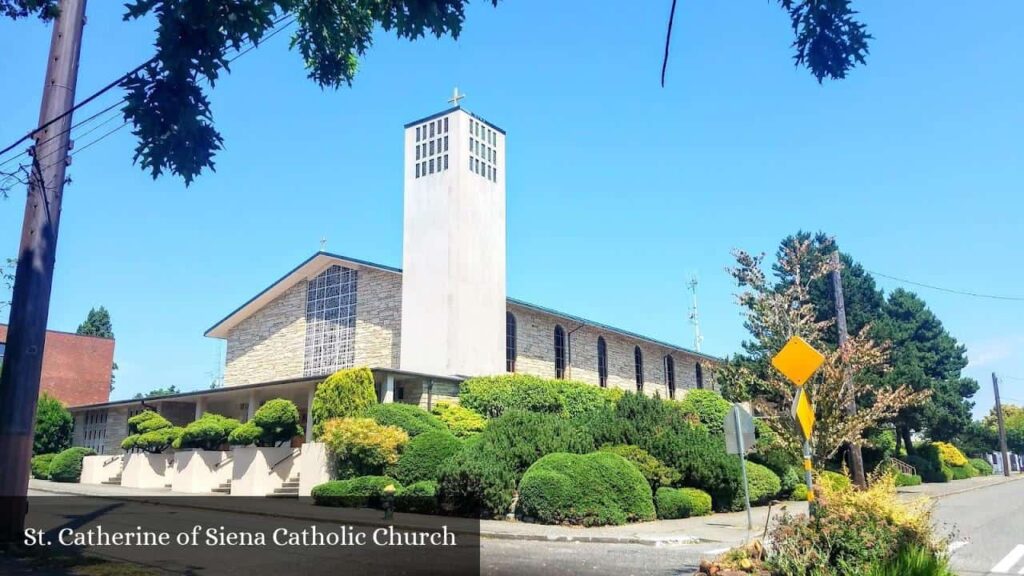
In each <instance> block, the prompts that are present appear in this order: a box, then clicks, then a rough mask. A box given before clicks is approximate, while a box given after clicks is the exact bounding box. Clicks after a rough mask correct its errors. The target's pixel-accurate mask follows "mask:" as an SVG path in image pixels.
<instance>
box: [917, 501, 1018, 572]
mask: <svg viewBox="0 0 1024 576" xmlns="http://www.w3.org/2000/svg"><path fill="white" fill-rule="evenodd" d="M934 517H935V521H936V523H937V525H938V528H939V530H940V531H941V532H943V533H944V534H947V535H948V536H949V538H950V545H951V549H952V550H953V553H952V565H953V569H954V570H955V571H956V573H957V574H962V575H964V576H973V575H977V574H986V575H988V574H1024V481H1016V482H1010V483H1007V484H999V485H996V486H990V487H987V488H984V489H981V490H972V491H970V492H964V493H962V494H954V495H951V496H946V497H945V498H942V499H940V500H939V501H938V504H937V505H936V507H935V516H934Z"/></svg>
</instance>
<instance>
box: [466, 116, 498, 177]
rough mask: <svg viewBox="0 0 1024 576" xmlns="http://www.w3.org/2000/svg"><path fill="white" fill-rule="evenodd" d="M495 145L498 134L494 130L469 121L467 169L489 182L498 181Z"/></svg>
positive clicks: (482, 124) (480, 123) (471, 120)
mask: <svg viewBox="0 0 1024 576" xmlns="http://www.w3.org/2000/svg"><path fill="white" fill-rule="evenodd" d="M497 145H498V134H497V132H495V131H494V129H492V128H490V127H488V126H487V125H486V124H484V123H482V122H477V121H476V120H473V119H472V118H471V119H470V120H469V169H470V171H472V172H474V173H475V174H478V175H480V176H483V177H484V178H487V179H488V180H490V181H491V182H497V181H498V151H497V149H496V147H497Z"/></svg>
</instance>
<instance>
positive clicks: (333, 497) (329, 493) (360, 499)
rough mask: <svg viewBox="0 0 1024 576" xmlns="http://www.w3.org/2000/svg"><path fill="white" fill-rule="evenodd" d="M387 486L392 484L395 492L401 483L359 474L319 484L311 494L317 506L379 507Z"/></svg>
mask: <svg viewBox="0 0 1024 576" xmlns="http://www.w3.org/2000/svg"><path fill="white" fill-rule="evenodd" d="M388 486H393V487H394V488H395V491H396V492H397V491H398V490H399V489H400V488H401V486H402V485H401V484H399V483H398V481H397V480H394V479H392V478H388V477H387V476H360V477H358V478H351V479H349V480H331V481H330V482H325V483H323V484H319V485H317V486H314V487H313V490H312V493H311V495H312V497H313V502H314V503H315V504H316V505H317V506H336V507H343V508H380V507H381V506H382V504H383V498H384V489H385V488H386V487H388Z"/></svg>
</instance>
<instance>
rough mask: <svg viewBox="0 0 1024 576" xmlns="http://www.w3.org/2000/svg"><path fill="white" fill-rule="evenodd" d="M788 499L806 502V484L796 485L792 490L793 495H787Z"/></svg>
mask: <svg viewBox="0 0 1024 576" xmlns="http://www.w3.org/2000/svg"><path fill="white" fill-rule="evenodd" d="M789 499H790V500H793V501H796V502H806V501H807V484H797V485H796V488H793V493H792V494H790V495H789Z"/></svg>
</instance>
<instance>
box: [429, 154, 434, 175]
mask: <svg viewBox="0 0 1024 576" xmlns="http://www.w3.org/2000/svg"><path fill="white" fill-rule="evenodd" d="M430 173H431V174H433V173H434V159H433V158H431V159H430Z"/></svg>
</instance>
